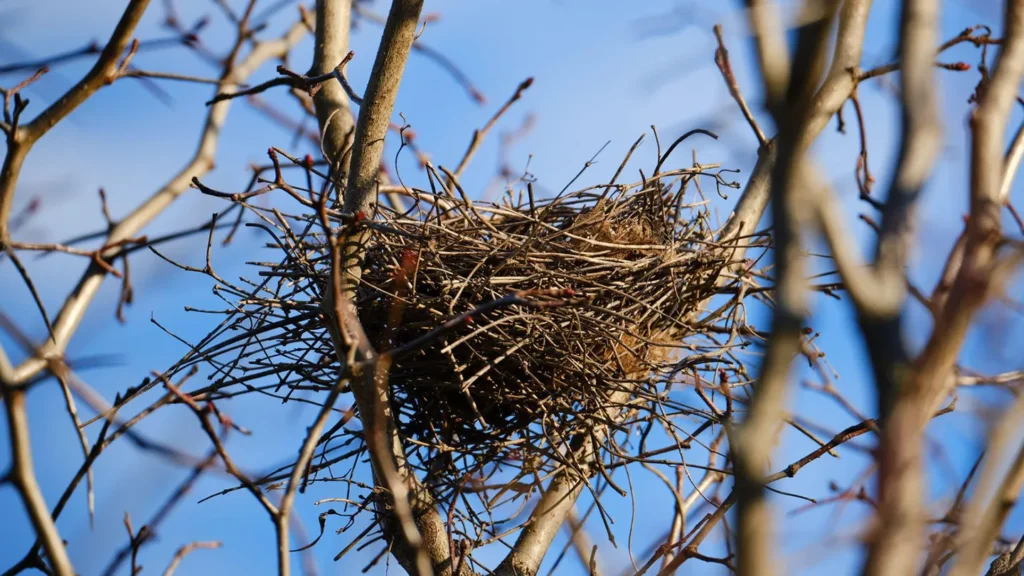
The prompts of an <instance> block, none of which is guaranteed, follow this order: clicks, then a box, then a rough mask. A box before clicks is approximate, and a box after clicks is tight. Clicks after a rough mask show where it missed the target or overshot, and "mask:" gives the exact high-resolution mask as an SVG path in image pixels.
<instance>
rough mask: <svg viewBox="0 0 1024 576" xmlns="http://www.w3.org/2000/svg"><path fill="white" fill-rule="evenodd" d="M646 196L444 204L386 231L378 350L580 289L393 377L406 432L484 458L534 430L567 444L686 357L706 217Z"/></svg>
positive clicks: (370, 289) (369, 297) (662, 197)
mask: <svg viewBox="0 0 1024 576" xmlns="http://www.w3.org/2000/svg"><path fill="white" fill-rule="evenodd" d="M679 194H681V192H680V193H677V194H671V193H669V192H668V189H667V188H662V187H657V186H655V187H652V188H650V189H646V190H641V191H639V192H634V193H632V194H627V193H620V194H617V195H613V196H611V197H607V198H605V197H602V195H601V190H600V189H597V190H593V191H582V192H577V193H572V194H566V195H563V196H561V197H559V198H556V199H553V200H549V201H544V202H537V203H533V202H525V201H523V202H519V203H512V202H506V203H503V204H502V205H496V204H483V203H474V204H470V203H468V202H466V201H460V200H457V199H455V198H452V197H450V196H449V197H448V201H447V202H446V203H445V205H444V209H441V208H439V207H438V206H436V205H435V207H434V208H432V209H431V210H430V212H429V213H428V214H427V215H426V216H425V217H424V216H421V217H418V218H411V217H401V216H399V215H391V216H384V217H382V219H381V220H378V222H379V223H380V224H382V227H381V228H383V230H380V229H379V230H378V231H375V232H374V235H373V239H372V240H371V244H370V245H369V246H368V248H367V252H366V255H365V257H364V263H363V266H364V271H363V276H362V281H361V286H360V288H359V291H358V293H357V308H358V309H359V311H360V312H359V315H360V319H361V321H362V323H363V325H364V327H365V329H366V333H367V335H368V336H369V338H370V339H371V341H372V343H373V345H374V346H375V347H376V348H377V349H378V350H381V351H383V350H388V349H393V348H397V347H400V346H403V345H404V344H407V343H409V342H411V341H412V340H414V339H415V338H417V337H420V336H422V335H423V334H425V333H426V332H428V331H430V330H432V329H435V328H436V327H437V326H439V325H440V324H442V323H444V322H445V321H446V320H448V319H449V318H452V317H453V316H455V315H458V314H460V313H464V312H467V311H469V310H472V309H474V308H475V307H477V306H479V305H481V304H484V303H486V302H488V301H492V300H495V299H498V298H502V297H503V296H506V295H507V294H509V293H512V292H517V291H520V290H529V289H551V288H561V289H566V288H571V289H572V290H573V291H574V292H575V293H576V294H577V296H578V298H575V299H574V301H573V303H572V304H571V305H566V306H560V307H551V308H533V307H530V306H523V305H513V306H508V307H503V308H498V309H494V310H491V311H489V312H486V313H483V314H480V315H475V316H474V317H473V318H472V321H471V322H466V323H465V324H464V325H461V326H460V327H458V328H457V329H454V330H451V331H448V332H445V333H444V334H443V336H441V337H439V338H436V339H433V340H432V341H430V342H429V343H428V344H427V345H425V346H424V347H421V348H419V349H417V350H416V351H414V352H411V353H409V354H406V355H404V356H402V357H399V358H396V359H395V361H394V363H393V365H392V366H391V373H390V383H391V386H392V398H393V406H394V409H395V411H396V413H397V415H398V421H399V426H400V428H401V429H402V432H403V434H405V435H407V436H408V437H412V438H416V439H419V440H421V441H422V442H424V443H427V444H433V445H437V444H438V443H441V445H453V444H454V445H457V446H461V447H468V446H474V445H476V446H479V445H482V444H484V443H487V442H492V443H493V441H494V439H496V438H500V439H502V440H509V439H513V438H515V437H517V436H519V437H522V436H523V435H525V434H526V430H527V429H528V427H530V426H531V425H534V424H538V423H546V424H554V423H555V422H557V423H558V428H557V430H559V432H560V433H571V432H572V431H574V430H576V429H580V427H581V426H587V425H588V423H590V422H593V421H594V420H595V419H599V420H604V419H605V418H606V416H605V414H604V413H603V412H602V410H601V408H602V407H603V406H606V405H607V398H608V395H610V394H611V393H612V392H614V391H616V390H620V389H622V388H623V387H624V386H632V387H634V389H638V388H636V387H637V384H638V383H640V384H641V385H642V384H643V383H644V382H645V381H647V380H649V376H650V374H651V373H652V372H653V371H655V370H657V368H658V367H659V366H660V365H663V364H664V363H665V362H668V361H671V360H672V359H673V358H676V357H678V356H679V350H680V348H681V347H682V346H684V345H685V340H686V337H687V335H688V334H689V332H688V329H687V327H686V326H685V325H684V324H683V323H682V322H680V319H682V318H684V317H686V315H687V313H689V312H691V311H692V308H693V306H695V305H696V303H698V302H700V301H701V300H702V299H703V298H704V297H705V296H706V294H707V293H708V291H709V290H711V289H712V288H713V285H714V281H715V278H716V277H717V274H718V272H719V271H720V270H721V268H722V266H723V264H722V262H720V261H719V260H717V259H715V258H714V257H712V256H710V255H709V253H710V250H707V249H705V248H706V246H707V242H709V241H710V240H712V236H713V232H712V231H711V230H710V227H709V226H708V225H707V222H706V218H707V214H706V212H703V211H702V210H701V209H699V208H693V207H686V206H682V205H681V198H680V196H679Z"/></svg>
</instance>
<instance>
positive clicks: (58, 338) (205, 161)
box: [13, 23, 307, 385]
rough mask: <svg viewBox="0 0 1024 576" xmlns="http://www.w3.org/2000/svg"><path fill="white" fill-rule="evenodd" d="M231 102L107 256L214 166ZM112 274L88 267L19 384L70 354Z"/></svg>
mask: <svg viewBox="0 0 1024 576" xmlns="http://www.w3.org/2000/svg"><path fill="white" fill-rule="evenodd" d="M306 32H307V29H306V27H305V25H303V24H302V23H296V24H294V25H293V26H292V27H291V28H290V29H289V30H288V31H287V32H286V33H285V34H284V35H283V36H282V37H280V38H278V39H277V40H273V41H267V42H259V43H257V44H256V45H255V46H254V47H253V49H252V51H250V52H249V54H248V55H247V56H246V57H245V58H244V59H243V60H242V61H241V62H239V63H237V65H235V64H233V63H229V65H228V68H227V69H226V70H225V72H224V74H223V76H222V78H221V81H220V84H219V85H218V87H217V89H216V92H217V93H220V92H223V91H225V90H233V89H234V88H235V87H237V85H238V84H239V83H241V82H244V81H245V79H246V78H247V77H248V76H249V75H250V74H252V73H253V72H255V71H256V69H258V68H259V67H260V66H261V65H263V63H264V62H266V61H267V60H270V59H273V58H280V57H282V56H284V55H285V54H287V53H288V51H289V50H290V49H291V48H292V47H294V46H295V45H296V44H298V42H299V41H300V40H301V39H302V38H303V37H304V36H305V35H306ZM245 38H246V33H243V34H241V35H240V37H239V39H238V42H244V41H245ZM230 107H231V102H230V101H225V102H218V103H217V104H215V105H213V106H210V108H209V110H208V111H207V114H206V120H205V122H204V125H203V131H202V134H201V136H200V138H199V145H198V147H197V149H196V151H195V154H194V155H193V156H192V159H191V160H189V161H188V163H187V164H186V165H185V167H184V168H182V169H181V171H180V172H178V174H176V175H175V176H173V177H172V178H171V179H170V180H169V181H168V182H167V184H165V185H164V186H163V187H162V188H160V189H159V190H157V191H156V192H155V193H154V194H153V195H152V196H150V197H149V198H148V199H147V200H146V201H145V202H144V203H142V204H141V205H140V206H139V207H137V208H136V209H135V210H134V211H133V212H132V213H131V214H129V215H128V216H127V217H125V218H124V219H123V220H121V221H120V222H118V223H117V224H116V225H114V226H113V227H112V228H111V230H110V232H109V233H108V234H107V238H106V241H105V242H104V245H105V246H110V247H111V248H109V249H108V250H107V251H104V253H103V254H102V255H101V256H102V257H103V258H105V259H106V258H110V257H111V256H113V255H114V254H116V253H117V251H119V250H120V249H121V248H119V246H120V245H121V244H122V243H124V242H125V241H126V240H128V239H130V238H133V237H135V236H136V235H137V234H138V232H139V231H140V230H141V229H142V228H143V227H145V226H146V225H147V224H149V222H151V221H152V220H153V219H154V218H156V217H157V216H158V215H159V214H160V213H161V212H163V211H164V209H166V208H167V207H168V206H170V204H171V203H172V202H174V201H175V200H177V199H178V197H179V196H181V194H182V193H183V192H184V191H185V190H187V189H188V187H189V184H190V183H191V182H192V178H194V177H197V176H201V175H203V174H205V173H207V172H209V171H210V170H211V169H212V168H213V164H214V157H215V155H216V151H217V143H218V141H219V139H220V134H221V129H222V128H223V126H224V122H225V120H226V119H227V115H228V110H229V109H230ZM106 276H107V270H106V268H104V267H103V266H101V265H98V264H96V263H93V264H92V265H90V266H89V267H88V268H87V269H86V271H85V273H84V274H83V275H82V277H81V279H79V281H78V284H77V285H76V286H75V288H74V289H73V290H72V292H71V294H70V295H69V296H68V298H67V300H65V302H64V306H63V307H62V308H61V310H60V312H59V313H58V314H57V318H56V319H55V320H54V323H53V334H54V339H53V341H50V342H47V343H46V344H45V345H44V346H42V347H41V348H40V350H39V353H38V354H37V355H35V356H33V357H32V358H29V359H28V360H26V361H25V362H23V363H22V364H21V365H20V366H18V367H17V368H16V369H15V370H14V377H13V382H14V383H15V384H18V385H20V384H22V383H24V382H27V381H29V380H30V379H31V378H32V377H33V376H35V375H36V374H38V373H39V372H40V371H41V370H44V369H45V368H46V366H47V358H49V357H53V356H60V355H62V354H63V353H64V350H65V349H66V348H67V345H68V343H69V342H70V340H71V337H72V336H73V335H74V333H75V330H76V329H77V328H78V325H79V323H80V322H81V321H82V318H83V317H84V316H85V312H86V310H87V309H88V308H89V305H90V304H91V302H92V299H93V298H95V297H96V294H97V292H98V291H99V288H100V286H101V285H102V284H103V280H104V278H106Z"/></svg>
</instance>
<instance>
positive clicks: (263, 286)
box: [173, 156, 749, 497]
mask: <svg viewBox="0 0 1024 576" xmlns="http://www.w3.org/2000/svg"><path fill="white" fill-rule="evenodd" d="M272 158H273V159H274V160H275V166H274V169H275V172H276V174H277V178H276V181H274V182H272V183H271V185H269V186H266V187H265V188H262V189H259V190H255V191H249V192H244V193H239V194H226V193H221V192H216V191H213V190H211V189H209V188H207V187H205V186H203V185H201V184H199V183H198V182H196V184H197V186H198V187H199V188H200V189H201V190H202V191H203V192H206V193H208V194H214V195H217V196H221V197H227V198H230V199H232V200H233V201H234V205H233V207H232V209H241V210H242V212H249V213H252V214H255V215H257V216H258V218H259V221H256V222H251V223H250V224H249V225H250V226H254V227H256V228H259V229H261V230H262V231H263V232H265V233H266V234H267V235H268V237H269V238H271V240H270V242H269V244H268V247H269V248H271V249H272V250H274V251H276V252H277V254H278V258H275V259H274V261H271V262H255V263H251V264H255V265H256V266H257V267H258V268H259V275H260V280H259V281H250V280H245V279H244V278H243V279H241V280H240V281H239V282H237V283H231V282H228V281H227V280H226V279H225V278H223V277H222V276H220V275H218V274H217V273H216V272H215V271H214V270H213V268H212V267H211V266H210V265H209V262H208V264H207V267H206V268H203V269H201V270H200V269H193V270H197V271H201V272H204V273H207V274H209V275H210V276H212V277H213V278H215V279H216V281H217V285H216V287H215V292H217V293H218V295H220V296H221V297H222V298H224V299H225V300H229V301H230V302H231V306H230V307H229V308H228V309H226V310H225V311H223V313H224V314H225V315H226V319H225V320H224V322H222V323H221V324H220V326H219V327H218V328H217V329H215V330H214V331H213V332H211V333H210V334H209V335H208V336H207V337H206V338H204V339H203V340H202V341H201V342H198V343H196V344H193V345H192V352H191V353H190V354H189V355H188V356H187V357H186V358H185V359H184V360H183V361H182V362H179V363H178V364H177V365H176V366H175V369H174V370H173V372H178V371H180V370H183V369H185V368H188V367H190V366H191V365H197V364H207V365H209V366H211V367H213V373H212V374H210V376H209V378H210V379H211V380H213V383H212V384H211V385H210V386H209V387H207V388H204V389H203V390H202V391H201V392H207V393H208V394H209V395H208V396H207V397H208V398H210V399H214V400H215V399H217V398H225V397H232V396H235V395H239V394H250V393H259V394H264V395H269V396H273V397H276V398H280V399H282V400H285V401H288V400H297V401H301V402H310V403H316V402H317V400H318V399H319V398H322V396H321V395H319V394H318V393H322V392H324V391H326V390H330V389H332V388H333V387H334V386H335V385H336V382H337V379H338V376H339V374H345V373H346V369H345V368H346V367H345V366H342V365H341V364H340V362H339V360H338V355H337V354H336V351H335V349H334V346H333V343H332V340H331V337H330V331H329V326H328V325H327V324H328V322H330V321H331V320H329V316H331V315H330V314H325V313H324V306H323V297H324V295H325V294H326V291H327V290H332V289H333V288H332V283H331V278H332V276H331V261H332V257H331V248H330V242H329V238H328V237H327V236H326V235H325V234H324V232H323V230H325V229H330V230H331V231H332V232H331V233H332V234H341V235H342V236H344V235H348V234H351V233H352V232H353V231H364V232H368V233H367V234H360V235H359V236H362V237H364V238H366V239H367V240H366V242H365V244H364V247H363V252H362V254H363V258H362V265H361V270H362V274H361V277H360V280H359V283H358V285H357V286H356V287H355V289H354V292H352V293H351V294H352V298H353V301H354V304H355V306H356V309H357V310H358V317H359V320H360V322H361V324H362V326H363V329H364V331H365V334H366V336H367V338H368V340H369V343H370V345H372V346H373V348H375V349H376V350H377V352H378V353H385V352H387V353H389V354H388V356H389V357H390V360H391V362H390V367H389V373H388V382H389V385H390V391H391V394H390V401H391V406H392V412H393V414H394V415H395V421H396V424H397V426H398V430H399V432H400V434H401V435H402V436H403V437H404V438H405V439H406V440H407V447H408V449H409V454H408V455H407V456H408V462H409V463H410V465H412V466H413V467H414V468H416V469H418V470H419V471H420V473H422V474H424V475H425V477H426V483H427V485H428V486H430V487H431V488H432V489H434V490H435V491H438V492H442V491H445V490H448V492H447V495H448V496H449V497H450V495H451V492H450V490H453V489H454V490H459V489H460V488H459V487H460V486H461V485H462V484H463V483H464V482H466V481H467V479H468V478H470V477H474V478H475V479H476V480H477V481H480V482H482V481H483V478H484V477H485V476H487V477H489V475H491V474H494V473H495V471H494V467H491V468H490V471H488V469H487V467H488V466H489V465H491V464H497V465H498V467H499V468H503V469H506V470H507V469H508V466H511V467H512V468H513V469H514V470H515V469H517V470H518V471H517V472H514V473H513V475H516V474H518V476H517V478H523V477H524V475H527V474H535V473H540V472H542V471H544V470H547V471H551V470H553V469H555V468H557V467H558V466H560V465H565V464H566V462H565V456H564V455H565V454H566V448H567V446H568V444H567V443H568V442H570V441H571V442H574V443H577V445H578V443H579V442H581V441H583V439H587V438H589V439H591V440H592V445H593V448H594V449H595V450H599V451H601V453H602V455H607V454H611V455H612V457H613V458H617V457H621V456H622V454H623V450H625V448H623V447H622V445H621V443H619V441H618V440H614V439H613V436H614V433H615V432H616V431H623V430H628V429H629V428H630V426H632V425H633V424H636V423H639V422H643V423H645V425H646V426H648V429H649V426H650V425H651V424H652V423H653V422H655V421H658V420H661V421H663V422H665V423H666V424H667V426H668V428H666V429H669V428H672V427H678V425H677V424H676V423H675V422H676V420H674V419H676V418H679V417H691V418H693V419H696V420H697V421H703V422H706V423H707V422H711V421H713V420H714V415H713V414H712V413H708V412H707V410H705V409H704V408H703V407H697V408H693V407H690V406H688V405H687V404H686V403H685V402H683V401H680V400H679V398H678V397H676V398H673V397H671V396H670V394H669V392H670V391H671V390H679V389H680V388H679V387H678V384H680V383H681V382H683V384H684V388H685V387H686V386H693V385H696V387H697V388H700V387H701V386H703V385H705V384H708V385H710V386H711V387H712V388H714V389H718V388H719V385H720V383H722V382H726V381H728V382H733V383H743V382H745V381H747V378H746V374H745V368H744V365H743V362H742V361H740V359H738V358H736V357H735V352H736V351H738V350H741V349H742V348H743V347H744V346H745V345H746V344H747V342H746V341H744V335H745V334H749V332H744V331H743V330H740V329H739V328H742V327H744V326H745V322H744V320H745V319H744V318H740V317H738V316H737V314H740V311H741V309H742V305H741V303H740V302H741V301H740V298H737V297H736V293H737V290H736V289H735V287H734V288H733V290H732V292H731V293H729V291H728V289H723V283H722V281H721V279H722V276H723V272H725V271H727V270H729V269H730V268H729V266H730V262H729V261H727V257H728V252H727V251H723V250H722V249H721V246H720V245H718V244H717V243H716V242H715V236H716V230H714V229H713V227H712V226H711V225H710V224H709V220H710V218H709V212H708V210H707V205H708V201H707V199H706V198H705V197H704V195H703V192H702V190H701V187H700V180H701V179H708V178H711V179H713V181H714V183H715V184H716V186H718V187H719V188H721V187H722V186H736V184H735V183H730V182H727V181H726V180H724V179H723V177H722V174H723V172H725V171H723V170H716V169H715V168H717V167H716V166H712V167H710V168H709V167H708V166H706V165H705V166H699V165H698V166H694V167H693V168H687V169H681V170H675V171H670V172H658V171H657V170H656V171H655V175H654V176H653V177H651V178H649V179H645V180H644V181H642V182H637V183H633V184H614V185H613V184H609V185H604V186H600V187H595V188H588V189H583V190H579V191H575V192H570V193H563V194H559V195H558V196H557V197H554V198H549V199H537V198H534V195H533V188H532V186H531V185H528V186H526V189H525V190H522V191H520V192H518V193H513V192H512V189H511V187H510V188H509V191H508V192H507V193H506V194H505V195H504V196H503V198H502V199H501V201H500V202H495V203H486V202H471V201H470V200H469V199H468V198H467V196H466V195H465V194H462V193H461V189H460V188H459V187H458V185H457V183H455V182H449V184H452V185H453V186H448V185H445V184H444V183H443V180H444V179H443V178H442V179H441V180H442V182H441V185H440V186H439V187H438V188H439V189H440V192H438V193H436V194H431V193H429V192H424V191H420V190H412V189H407V188H406V189H403V192H404V193H405V194H406V195H407V196H408V197H411V198H413V200H414V204H413V206H412V207H411V208H409V210H407V211H402V212H398V211H394V210H391V209H389V208H386V207H384V206H383V205H379V206H377V208H376V212H377V213H376V214H375V215H374V216H373V217H372V218H365V217H363V218H359V216H362V215H361V214H360V215H356V216H357V218H353V217H352V216H350V215H344V214H342V213H341V212H340V211H339V210H337V209H336V208H333V207H331V206H330V204H329V203H327V204H324V203H323V200H324V199H325V198H327V197H328V196H329V195H328V194H326V193H325V194H323V195H322V196H321V197H320V198H319V199H318V198H317V196H318V194H316V193H313V192H310V191H309V189H306V190H305V191H303V190H302V189H299V188H293V187H291V186H289V185H288V184H286V183H285V182H284V180H283V178H282V177H281V172H282V170H281V167H280V166H278V165H277V164H276V157H274V156H272ZM294 164H295V165H296V166H297V167H300V168H303V169H305V170H306V171H307V175H308V178H309V180H308V181H309V182H311V178H312V177H311V171H310V169H309V168H308V166H305V165H304V164H303V163H301V162H300V161H294ZM435 174H436V173H435ZM254 182H255V180H254ZM308 188H312V186H309V187H308ZM451 188H454V190H458V192H459V194H455V193H453V192H450V191H449V190H450V189H451ZM271 190H285V191H286V192H288V193H289V195H290V197H291V198H293V199H295V200H297V201H299V203H300V204H301V205H302V207H301V209H300V210H298V211H297V213H295V214H285V213H283V212H282V211H281V210H279V209H277V208H267V207H261V206H258V205H256V204H254V203H251V202H250V201H249V199H250V198H252V197H253V196H256V195H258V194H259V193H265V192H269V191H271ZM239 220H241V216H239ZM212 238H213V234H212V231H211V235H210V239H211V242H212ZM208 254H209V250H208ZM723 293H726V294H727V295H726V296H725V300H724V301H719V302H717V303H716V301H715V300H714V298H715V297H716V294H723ZM709 302H710V303H713V307H714V309H713V310H712V311H708V310H706V308H708V304H709ZM741 315H742V314H740V316H741ZM723 340H725V341H724V342H723ZM684 381H685V382H684ZM663 384H664V386H662V385H663ZM659 387H660V388H661V389H660V390H659ZM723 390H724V389H723ZM712 393H713V394H714V391H712ZM347 419H348V418H347V417H346V418H344V419H343V420H342V423H340V424H338V425H337V426H335V427H334V428H333V429H332V430H331V431H329V432H328V433H327V434H325V437H324V438H321V444H324V445H325V446H327V445H331V446H335V445H334V444H332V440H333V439H335V438H337V437H338V435H339V434H340V435H344V434H350V435H351V434H355V438H356V439H358V433H353V432H348V431H346V429H345V428H344V427H343V424H344V422H345V421H347ZM670 420H671V422H670ZM609 424H610V425H611V428H608V425H609ZM601 429H604V430H611V431H612V434H606V433H602V432H599V430H601ZM645 437H646V436H645ZM620 440H621V439H620ZM343 445H344V444H343ZM325 450H326V451H325V461H324V462H325V463H324V464H323V466H327V465H329V464H330V462H332V460H330V459H329V458H328V456H329V454H330V453H331V451H333V450H335V448H334V447H332V448H330V449H329V450H327V449H325ZM349 454H351V453H349ZM318 466H320V465H319V464H318ZM353 466H354V464H353ZM265 480H267V481H270V480H272V478H271V477H269V476H268V477H267V479H265ZM527 491H529V488H527ZM438 495H439V496H441V497H445V496H444V495H442V494H438Z"/></svg>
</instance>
